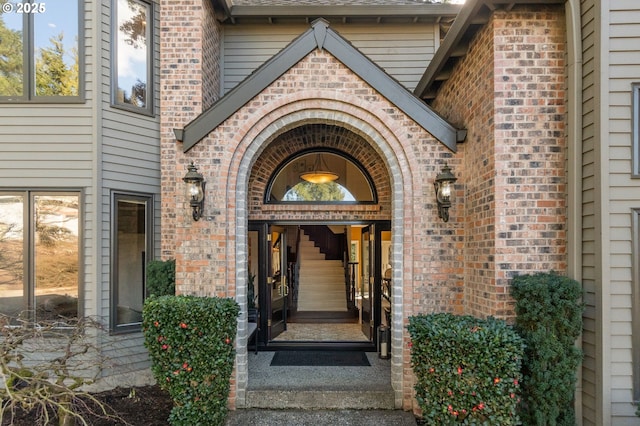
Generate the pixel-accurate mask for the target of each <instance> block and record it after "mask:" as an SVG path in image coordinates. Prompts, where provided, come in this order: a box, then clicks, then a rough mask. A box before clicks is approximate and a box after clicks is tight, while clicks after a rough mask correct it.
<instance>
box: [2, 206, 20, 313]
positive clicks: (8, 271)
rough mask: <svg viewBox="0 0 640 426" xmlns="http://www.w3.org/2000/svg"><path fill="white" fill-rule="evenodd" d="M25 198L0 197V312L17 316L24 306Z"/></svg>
mask: <svg viewBox="0 0 640 426" xmlns="http://www.w3.org/2000/svg"><path fill="white" fill-rule="evenodd" d="M23 221H24V197H23V196H21V195H0V313H3V314H5V315H9V316H11V317H17V316H18V315H20V313H21V312H22V311H23V310H24V309H25V308H26V306H25V304H24V281H23V280H24V226H23Z"/></svg>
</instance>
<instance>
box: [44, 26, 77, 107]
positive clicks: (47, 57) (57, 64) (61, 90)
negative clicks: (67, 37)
mask: <svg viewBox="0 0 640 426" xmlns="http://www.w3.org/2000/svg"><path fill="white" fill-rule="evenodd" d="M49 42H50V43H51V46H49V47H44V48H41V49H40V51H39V55H40V56H39V57H38V59H37V60H36V95H37V96H77V95H78V79H79V78H78V77H79V76H78V51H77V49H75V48H74V49H71V51H70V52H69V54H70V55H71V56H72V57H73V58H72V60H71V64H72V65H67V63H65V54H66V53H67V52H66V51H65V48H64V35H63V34H62V33H60V34H59V35H58V36H57V37H52V38H50V39H49Z"/></svg>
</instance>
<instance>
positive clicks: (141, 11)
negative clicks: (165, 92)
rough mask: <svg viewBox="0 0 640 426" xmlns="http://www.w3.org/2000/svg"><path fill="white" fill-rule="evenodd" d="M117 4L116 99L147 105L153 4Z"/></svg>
mask: <svg viewBox="0 0 640 426" xmlns="http://www.w3.org/2000/svg"><path fill="white" fill-rule="evenodd" d="M117 8H118V10H117V27H118V31H117V40H116V43H117V49H116V50H117V55H118V56H117V58H118V59H117V63H118V69H117V76H116V86H117V92H116V102H117V103H123V104H128V105H131V106H135V107H140V108H147V107H148V106H149V100H148V97H147V96H148V93H147V86H148V83H149V58H148V54H149V51H150V46H149V44H150V37H149V30H150V28H149V22H148V21H149V18H150V12H151V7H150V5H148V4H146V3H144V2H140V1H136V0H118V4H117Z"/></svg>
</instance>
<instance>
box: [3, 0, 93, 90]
mask: <svg viewBox="0 0 640 426" xmlns="http://www.w3.org/2000/svg"><path fill="white" fill-rule="evenodd" d="M0 4H2V10H3V13H0V100H2V101H16V102H61V101H74V102H78V101H80V93H81V87H82V86H81V79H82V69H81V66H80V64H81V60H80V58H81V56H80V55H81V53H80V52H81V49H80V44H79V43H80V40H79V37H78V34H79V29H80V19H79V18H80V16H81V15H80V11H81V6H80V2H79V1H69V2H65V3H64V5H62V4H61V3H59V2H36V1H35V0H23V1H22V2H21V1H19V0H11V1H8V0H0Z"/></svg>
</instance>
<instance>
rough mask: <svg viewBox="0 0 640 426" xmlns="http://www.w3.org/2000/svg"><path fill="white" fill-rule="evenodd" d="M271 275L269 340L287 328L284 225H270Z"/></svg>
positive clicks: (287, 291)
mask: <svg viewBox="0 0 640 426" xmlns="http://www.w3.org/2000/svg"><path fill="white" fill-rule="evenodd" d="M268 240H269V275H268V277H267V290H268V291H267V294H269V297H268V302H269V305H270V306H269V320H268V328H269V340H273V339H275V338H276V337H278V335H279V334H280V333H282V332H283V331H285V330H286V329H287V310H288V306H287V299H288V297H287V296H288V295H289V283H288V282H287V232H286V229H285V228H284V227H280V226H273V225H272V226H270V227H269V237H268Z"/></svg>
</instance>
